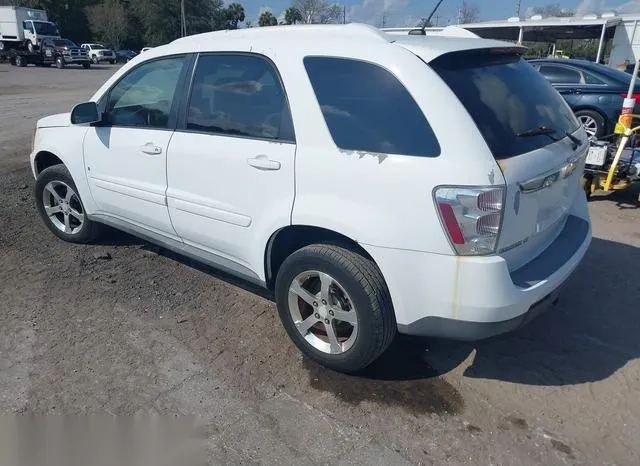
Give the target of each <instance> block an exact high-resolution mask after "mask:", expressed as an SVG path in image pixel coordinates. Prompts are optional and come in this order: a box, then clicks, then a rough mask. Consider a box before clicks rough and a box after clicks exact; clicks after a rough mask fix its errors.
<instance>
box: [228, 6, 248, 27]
mask: <svg viewBox="0 0 640 466" xmlns="http://www.w3.org/2000/svg"><path fill="white" fill-rule="evenodd" d="M227 21H228V22H229V26H231V27H230V28H229V29H238V23H241V22H242V21H244V7H243V6H242V5H240V4H239V3H232V4H230V5H229V6H228V7H227Z"/></svg>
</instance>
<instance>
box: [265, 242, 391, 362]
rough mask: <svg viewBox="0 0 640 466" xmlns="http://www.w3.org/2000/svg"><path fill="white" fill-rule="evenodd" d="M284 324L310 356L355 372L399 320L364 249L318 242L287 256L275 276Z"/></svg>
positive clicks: (386, 340)
mask: <svg viewBox="0 0 640 466" xmlns="http://www.w3.org/2000/svg"><path fill="white" fill-rule="evenodd" d="M275 291H276V293H275V294H276V303H277V306H278V313H279V315H280V319H281V321H282V324H283V326H284V328H285V330H286V331H287V333H288V334H289V337H290V338H291V339H292V340H293V342H294V343H295V344H296V346H297V347H298V348H299V349H300V350H301V351H302V352H303V353H304V354H305V355H306V356H308V357H309V358H310V359H312V360H314V361H316V362H318V363H319V364H321V365H323V366H325V367H328V368H330V369H333V370H335V371H338V372H345V373H349V372H355V371H357V370H360V369H363V368H364V367H366V366H368V365H369V364H371V363H372V362H373V361H375V360H376V359H377V358H378V357H379V356H380V355H381V354H382V353H383V352H384V351H385V350H386V349H387V348H388V347H389V345H390V344H391V342H392V341H393V338H394V336H395V334H396V329H397V325H396V322H395V316H394V311H393V306H392V303H391V297H390V295H389V291H388V289H387V286H386V284H385V282H384V279H383V277H382V274H381V273H380V270H379V269H378V267H377V266H376V265H375V264H374V263H373V261H371V260H370V259H368V258H366V257H363V256H362V255H360V254H358V253H356V252H354V251H351V250H348V249H345V248H342V247H339V246H333V245H322V244H316V245H311V246H307V247H305V248H302V249H300V250H298V251H296V252H294V253H293V254H292V255H291V256H289V257H288V258H287V259H286V260H285V261H284V263H283V264H282V266H281V267H280V270H279V271H278V276H277V278H276V286H275Z"/></svg>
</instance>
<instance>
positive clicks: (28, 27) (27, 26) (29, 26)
mask: <svg viewBox="0 0 640 466" xmlns="http://www.w3.org/2000/svg"><path fill="white" fill-rule="evenodd" d="M22 27H23V29H24V30H25V31H29V32H31V33H32V34H33V33H34V30H33V24H31V23H30V22H29V21H24V22H23V23H22Z"/></svg>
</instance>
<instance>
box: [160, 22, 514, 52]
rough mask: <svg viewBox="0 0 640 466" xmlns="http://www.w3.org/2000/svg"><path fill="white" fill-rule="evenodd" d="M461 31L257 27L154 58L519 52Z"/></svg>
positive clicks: (169, 47) (191, 40)
mask: <svg viewBox="0 0 640 466" xmlns="http://www.w3.org/2000/svg"><path fill="white" fill-rule="evenodd" d="M459 29H460V28H444V29H443V31H442V32H441V33H438V34H429V35H426V36H412V35H398V34H387V33H385V32H383V31H381V30H380V29H378V28H375V27H373V26H370V25H367V24H360V23H350V24H304V25H291V26H277V27H255V28H244V29H235V30H225V31H214V32H205V33H202V34H196V35H192V36H187V37H182V38H180V39H176V40H174V41H173V42H171V43H169V44H166V45H163V46H160V47H155V48H153V52H152V53H153V55H157V56H162V55H167V54H170V53H181V52H188V51H206V50H212V51H215V50H218V49H220V48H229V46H231V45H233V46H235V47H237V48H238V50H250V47H251V46H255V45H256V44H259V45H260V46H261V47H267V48H273V49H274V50H278V51H286V50H293V49H298V50H301V49H302V50H303V49H304V44H305V42H313V43H316V44H317V43H322V44H323V45H326V48H327V53H332V52H331V50H332V49H333V50H340V49H341V45H342V46H344V43H345V41H349V43H351V44H352V45H354V44H355V45H361V46H362V47H367V48H369V47H371V46H374V45H375V44H391V43H396V44H398V45H400V46H402V47H404V48H406V49H408V50H410V51H412V52H413V53H415V54H417V55H419V56H420V57H421V58H422V59H423V60H425V61H431V60H433V59H435V58H437V57H439V56H440V55H443V54H445V53H448V52H455V51H462V50H473V49H486V48H504V47H510V48H516V47H517V46H516V45H514V44H513V43H510V42H502V41H496V40H487V39H482V38H479V37H477V36H474V35H472V34H471V35H470V34H469V32H468V31H465V30H462V31H460V30H459Z"/></svg>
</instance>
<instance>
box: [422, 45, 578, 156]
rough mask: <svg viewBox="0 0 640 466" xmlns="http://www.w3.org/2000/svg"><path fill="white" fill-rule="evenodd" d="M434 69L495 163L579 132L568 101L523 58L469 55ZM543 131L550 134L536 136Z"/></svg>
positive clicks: (441, 61) (443, 60)
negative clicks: (467, 115) (457, 101)
mask: <svg viewBox="0 0 640 466" xmlns="http://www.w3.org/2000/svg"><path fill="white" fill-rule="evenodd" d="M430 66H431V67H433V69H434V70H435V71H436V72H437V73H438V74H439V75H440V76H441V77H442V79H443V80H444V81H445V82H446V83H447V84H448V85H449V87H450V88H451V90H453V92H454V93H455V94H456V95H457V96H458V99H459V100H460V102H461V103H462V104H463V105H464V106H465V108H466V109H467V111H468V112H469V114H470V115H471V118H473V120H474V121H475V123H476V125H477V127H478V129H479V130H480V132H481V133H482V135H483V136H484V139H485V140H486V142H487V145H488V146H489V148H490V149H491V151H492V152H493V155H494V157H495V158H496V159H505V158H509V157H513V156H516V155H520V154H524V153H527V152H531V151H534V150H536V149H540V148H542V147H545V146H547V145H549V144H551V143H553V142H554V141H557V140H560V139H563V138H565V137H566V134H567V133H573V132H574V131H576V130H577V129H578V128H579V123H578V121H577V120H576V118H575V116H574V115H573V113H572V112H571V109H570V108H569V106H568V105H567V104H566V103H565V101H564V99H562V97H561V96H560V94H558V92H556V90H555V89H554V88H553V87H552V86H551V84H549V83H548V82H547V81H546V80H545V78H544V77H543V76H542V75H541V74H540V73H538V72H537V71H536V70H535V69H534V68H533V67H532V66H531V65H530V64H529V63H527V62H525V61H524V60H523V59H522V58H521V57H520V56H519V55H517V54H512V53H492V52H491V51H489V50H487V51H478V50H472V51H465V52H455V53H451V54H446V55H443V56H442V57H439V58H437V59H436V60H434V61H432V62H431V63H430ZM540 127H547V128H553V129H554V130H555V131H554V132H553V133H551V134H549V133H547V134H538V135H534V134H535V130H536V129H538V128H540Z"/></svg>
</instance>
